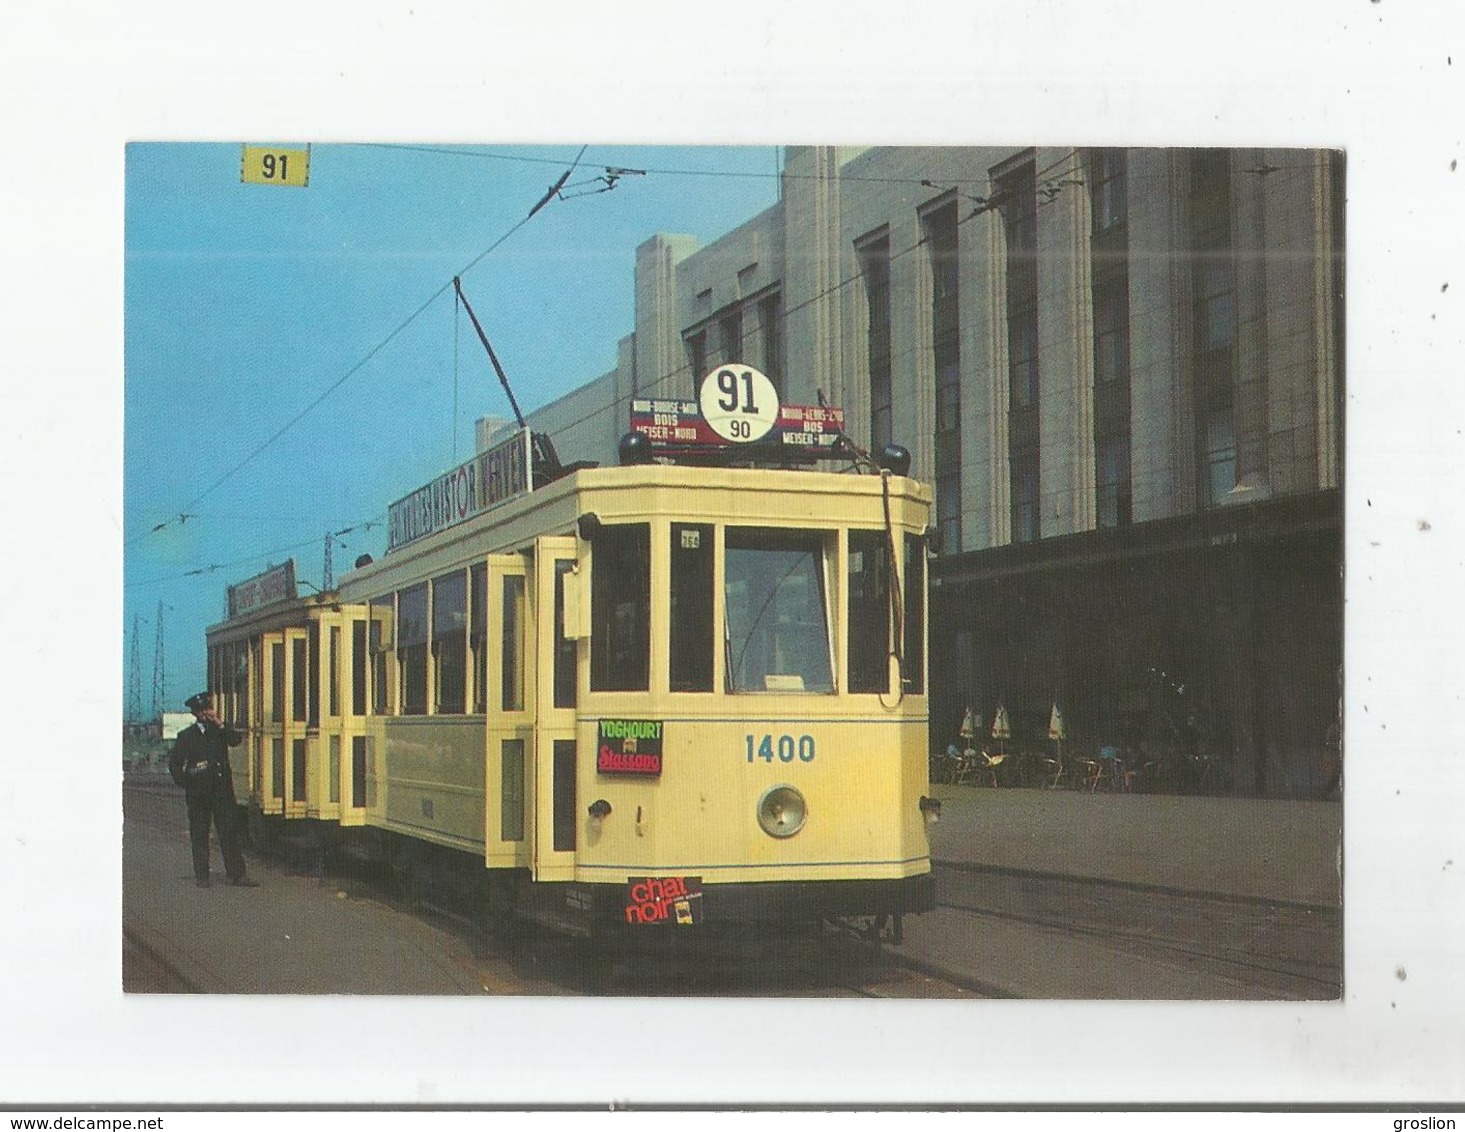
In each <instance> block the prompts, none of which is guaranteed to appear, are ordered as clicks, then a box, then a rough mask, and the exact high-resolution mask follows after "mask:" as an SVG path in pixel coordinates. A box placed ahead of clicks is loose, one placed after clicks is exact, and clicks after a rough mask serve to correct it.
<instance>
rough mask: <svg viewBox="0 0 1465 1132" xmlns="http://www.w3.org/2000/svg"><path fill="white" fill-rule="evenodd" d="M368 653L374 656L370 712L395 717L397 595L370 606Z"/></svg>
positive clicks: (372, 657) (372, 658) (384, 596)
mask: <svg viewBox="0 0 1465 1132" xmlns="http://www.w3.org/2000/svg"><path fill="white" fill-rule="evenodd" d="M367 614H368V616H367V623H368V628H367V651H368V652H369V653H370V657H371V684H370V689H369V691H370V695H369V697H368V705H367V706H368V710H369V711H370V713H371V714H372V715H391V714H392V702H391V695H392V689H393V681H392V680H391V666H392V658H393V657H394V656H395V655H396V653H395V651H394V649H393V648H392V644H393V641H392V627H393V623H394V621H395V619H396V605H395V601H394V595H393V594H385V595H383V596H382V597H379V598H376V599H374V600H373V601H372V602H371V603H370V604H369V605H368V606H367Z"/></svg>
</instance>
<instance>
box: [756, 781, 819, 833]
mask: <svg viewBox="0 0 1465 1132" xmlns="http://www.w3.org/2000/svg"><path fill="white" fill-rule="evenodd" d="M808 816H809V807H808V805H807V804H806V803H805V802H804V796H803V795H802V794H800V793H799V792H798V791H797V790H795V789H794V788H793V787H792V786H774V787H772V788H770V789H769V790H768V791H766V792H765V793H764V795H763V797H761V798H759V799H758V824H759V825H760V826H762V827H763V832H764V833H766V834H768V836H769V837H792V836H793V835H794V834H796V833H798V832H799V830H801V829H803V828H804V819H805V818H807V817H808Z"/></svg>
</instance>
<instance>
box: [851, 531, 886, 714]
mask: <svg viewBox="0 0 1465 1132" xmlns="http://www.w3.org/2000/svg"><path fill="white" fill-rule="evenodd" d="M846 557H847V568H846V572H847V574H848V579H847V592H848V594H849V645H848V649H847V651H848V664H849V674H848V676H847V680H848V687H849V690H850V691H851V692H855V693H868V692H879V693H886V692H889V691H890V646H891V628H890V536H889V534H888V533H887V532H885V531H883V530H851V531H850V532H849V543H848V550H847V556H846Z"/></svg>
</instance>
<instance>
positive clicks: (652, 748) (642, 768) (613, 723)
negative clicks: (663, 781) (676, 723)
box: [595, 719, 663, 778]
mask: <svg viewBox="0 0 1465 1132" xmlns="http://www.w3.org/2000/svg"><path fill="white" fill-rule="evenodd" d="M662 728H663V724H662V722H661V721H660V720H653V719H602V720H601V721H600V737H599V740H598V741H597V743H596V744H595V750H596V756H595V769H596V771H597V772H599V773H600V774H637V775H644V776H647V777H650V778H655V777H657V776H659V775H660V774H661V740H662Z"/></svg>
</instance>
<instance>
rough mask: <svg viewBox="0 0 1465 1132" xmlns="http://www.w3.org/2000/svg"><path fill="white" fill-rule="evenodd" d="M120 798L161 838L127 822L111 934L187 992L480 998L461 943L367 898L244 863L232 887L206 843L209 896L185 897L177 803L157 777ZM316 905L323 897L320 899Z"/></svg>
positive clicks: (184, 850) (189, 869)
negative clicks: (146, 814) (130, 798)
mask: <svg viewBox="0 0 1465 1132" xmlns="http://www.w3.org/2000/svg"><path fill="white" fill-rule="evenodd" d="M130 789H137V790H140V791H143V792H146V793H148V794H152V795H154V796H155V797H160V798H161V799H162V804H163V805H164V806H165V807H167V809H166V811H165V812H166V813H167V814H168V815H169V817H168V818H167V821H168V826H169V828H157V827H155V826H149V825H147V824H145V823H144V822H143V821H140V820H132V821H129V822H128V823H127V826H126V829H125V834H124V837H123V842H122V876H123V886H122V926H123V930H124V931H125V932H126V933H127V934H129V935H131V936H132V937H133V938H134V939H136V940H137V941H138V942H139V943H140V944H141V945H142V946H143V947H145V948H147V949H148V950H150V951H152V952H153V953H154V954H156V955H157V956H159V957H160V958H161V959H162V960H163V961H165V962H166V963H167V964H168V965H169V966H171V967H172V968H173V969H174V970H175V971H176V972H177V973H178V974H179V975H180V976H181V977H182V978H184V979H185V980H187V981H188V982H189V983H191V984H192V985H194V986H197V987H203V988H207V989H208V990H210V991H214V992H218V993H226V994H297V993H309V994H414V995H462V994H482V993H484V988H483V986H482V985H481V984H480V982H479V980H478V978H477V973H476V963H475V961H474V957H473V955H472V953H471V951H470V950H469V948H468V947H467V946H466V944H464V943H463V941H461V940H460V939H458V938H457V937H455V936H453V935H452V934H450V933H446V932H443V931H442V930H441V929H439V928H436V927H434V926H433V925H432V924H430V923H427V922H425V921H419V920H413V919H410V918H405V917H402V916H398V915H395V914H394V913H393V912H392V911H391V909H389V908H388V907H386V906H385V905H382V904H379V903H377V902H376V901H374V900H371V899H355V898H348V897H347V896H346V894H345V892H341V893H339V894H330V895H328V894H329V890H326V891H325V892H323V891H322V886H321V883H320V881H318V880H316V879H313V878H310V877H303V876H294V875H290V874H288V873H286V872H284V871H282V870H281V869H280V868H278V867H276V866H274V865H271V864H268V863H266V862H262V861H260V860H259V859H258V858H256V857H253V856H251V857H250V858H249V871H250V875H251V876H253V877H254V878H255V879H256V880H258V881H259V884H260V887H258V888H235V887H234V886H233V885H231V884H229V883H228V882H227V881H226V879H225V878H224V876H223V873H222V871H221V862H220V859H219V847H218V843H217V841H216V840H213V839H212V838H211V845H210V853H211V856H212V864H213V880H214V884H213V887H212V888H196V887H195V886H194V883H193V864H192V856H191V853H190V851H189V844H188V829H187V820H186V817H185V811H184V806H183V800H182V796H181V795H180V794H179V793H178V792H177V790H176V789H175V788H174V787H173V786H172V783H171V782H169V781H168V779H167V776H166V775H162V776H148V777H146V778H139V780H138V781H137V782H135V783H133V784H131V786H130ZM323 897H325V898H324V899H323Z"/></svg>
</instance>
